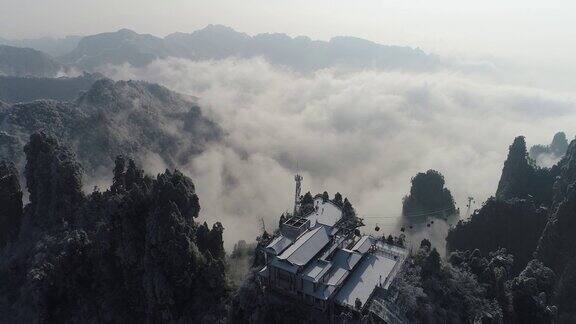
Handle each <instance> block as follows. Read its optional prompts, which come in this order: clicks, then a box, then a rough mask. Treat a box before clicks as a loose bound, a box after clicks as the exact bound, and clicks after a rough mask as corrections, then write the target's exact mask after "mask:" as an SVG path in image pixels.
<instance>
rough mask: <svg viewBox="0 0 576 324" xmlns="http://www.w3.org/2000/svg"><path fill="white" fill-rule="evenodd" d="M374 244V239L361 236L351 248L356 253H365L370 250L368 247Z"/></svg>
mask: <svg viewBox="0 0 576 324" xmlns="http://www.w3.org/2000/svg"><path fill="white" fill-rule="evenodd" d="M373 243H374V239H373V238H372V237H370V236H368V235H364V236H362V237H361V238H360V239H359V240H358V242H356V244H354V246H353V247H352V249H351V250H352V251H358V252H360V253H366V252H368V250H369V249H370V246H371V245H372V244H373Z"/></svg>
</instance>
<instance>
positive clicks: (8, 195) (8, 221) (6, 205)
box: [0, 161, 23, 249]
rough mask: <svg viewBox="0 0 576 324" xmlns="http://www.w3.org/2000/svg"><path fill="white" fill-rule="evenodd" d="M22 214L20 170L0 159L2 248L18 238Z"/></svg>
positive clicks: (0, 243) (0, 239)
mask: <svg viewBox="0 0 576 324" xmlns="http://www.w3.org/2000/svg"><path fill="white" fill-rule="evenodd" d="M22 214H23V211H22V190H21V189H20V183H19V181H18V171H17V170H16V167H15V166H14V164H12V163H8V162H5V161H0V249H1V248H3V247H4V246H5V245H6V244H7V243H8V242H9V241H14V240H15V239H16V238H17V236H18V233H19V232H20V225H21V223H22Z"/></svg>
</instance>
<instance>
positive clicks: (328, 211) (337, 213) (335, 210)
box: [306, 197, 342, 227]
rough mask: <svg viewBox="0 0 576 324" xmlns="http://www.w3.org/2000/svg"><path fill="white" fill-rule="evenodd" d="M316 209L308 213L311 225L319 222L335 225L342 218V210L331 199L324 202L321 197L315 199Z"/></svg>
mask: <svg viewBox="0 0 576 324" xmlns="http://www.w3.org/2000/svg"><path fill="white" fill-rule="evenodd" d="M314 208H315V211H314V212H312V213H311V214H309V215H307V216H306V218H307V219H309V220H310V227H315V226H317V225H318V224H323V225H328V226H334V225H335V224H336V223H337V222H338V221H339V220H340V218H342V210H340V208H339V207H338V206H336V205H334V203H332V202H331V201H326V202H324V201H323V200H322V198H321V197H318V198H316V199H314Z"/></svg>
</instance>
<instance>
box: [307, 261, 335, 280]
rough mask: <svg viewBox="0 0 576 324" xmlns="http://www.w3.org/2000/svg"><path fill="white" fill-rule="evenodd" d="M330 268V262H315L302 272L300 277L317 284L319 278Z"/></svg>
mask: <svg viewBox="0 0 576 324" xmlns="http://www.w3.org/2000/svg"><path fill="white" fill-rule="evenodd" d="M331 267H332V262H330V261H326V260H316V261H314V262H312V264H310V266H308V268H306V270H304V272H303V273H302V276H303V277H304V279H310V281H312V282H318V281H319V280H320V278H322V276H323V275H324V274H325V273H326V272H327V271H328V270H330V268H331Z"/></svg>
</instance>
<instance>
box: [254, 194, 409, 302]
mask: <svg viewBox="0 0 576 324" xmlns="http://www.w3.org/2000/svg"><path fill="white" fill-rule="evenodd" d="M342 217H343V213H342V210H341V209H340V207H338V206H337V205H335V204H334V203H333V202H331V201H330V200H325V199H323V198H322V197H321V196H316V198H314V210H313V211H312V212H310V213H309V214H308V215H301V216H293V217H291V218H289V219H288V220H286V221H285V222H284V223H283V224H281V226H280V230H279V234H278V235H277V236H276V237H274V238H273V239H272V241H271V242H270V243H269V244H268V245H267V246H266V248H265V249H264V253H265V256H266V260H267V261H266V266H265V267H264V268H262V269H261V270H260V272H259V274H260V277H261V279H262V282H263V283H264V285H265V286H266V288H267V289H268V290H270V291H274V292H277V293H280V294H282V295H285V296H288V297H292V298H294V299H296V300H298V301H300V302H302V303H305V304H308V305H310V306H312V307H314V308H316V309H318V310H319V311H325V312H328V313H329V312H333V311H334V309H335V308H336V307H339V308H342V309H348V310H352V311H357V312H358V311H362V309H364V307H365V306H366V305H368V304H369V303H370V302H371V298H372V296H373V293H374V291H375V290H376V289H377V288H379V289H387V288H388V287H389V285H390V283H391V282H392V280H393V279H394V277H395V276H396V274H397V273H398V271H399V270H400V268H401V266H402V264H403V262H404V260H405V259H406V257H407V255H408V251H407V250H406V249H403V248H400V247H397V246H393V245H389V244H386V243H385V242H384V241H383V240H379V239H377V238H375V237H372V236H369V235H364V236H360V237H358V236H356V235H355V234H354V231H353V230H350V229H347V228H342V227H340V226H339V223H340V222H339V221H340V220H341V219H342Z"/></svg>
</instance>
